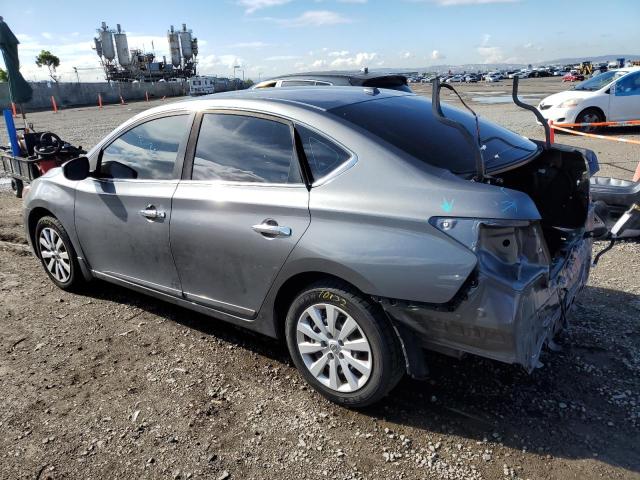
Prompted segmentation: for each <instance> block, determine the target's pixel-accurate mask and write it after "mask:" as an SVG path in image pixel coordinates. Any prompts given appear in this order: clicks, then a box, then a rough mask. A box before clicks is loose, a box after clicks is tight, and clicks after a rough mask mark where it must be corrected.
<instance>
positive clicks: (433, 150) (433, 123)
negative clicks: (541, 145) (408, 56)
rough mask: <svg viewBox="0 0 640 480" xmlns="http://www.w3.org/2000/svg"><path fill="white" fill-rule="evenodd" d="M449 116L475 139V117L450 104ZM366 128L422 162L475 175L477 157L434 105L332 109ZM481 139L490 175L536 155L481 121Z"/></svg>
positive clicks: (401, 101) (399, 102)
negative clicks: (437, 115)
mask: <svg viewBox="0 0 640 480" xmlns="http://www.w3.org/2000/svg"><path fill="white" fill-rule="evenodd" d="M442 110H443V112H444V114H445V116H446V117H448V118H450V119H453V120H456V121H458V122H461V123H462V124H463V125H464V126H465V127H466V128H467V130H469V132H471V133H472V135H474V136H475V130H476V129H475V119H474V118H473V116H472V115H470V114H468V113H466V112H463V111H462V110H458V109H457V108H452V107H449V106H446V105H443V106H442ZM329 112H330V113H332V114H334V115H337V116H338V117H340V118H343V119H345V120H347V121H349V122H351V123H354V124H356V125H358V126H359V127H362V128H364V129H365V130H367V131H369V132H371V133H372V134H374V135H376V136H377V137H379V138H381V139H383V140H385V141H387V142H389V143H391V144H392V145H394V146H395V147H397V148H399V149H401V150H403V151H405V152H406V153H408V154H409V155H412V156H413V157H415V158H417V159H418V160H420V161H422V162H424V163H428V164H429V165H433V166H435V167H439V168H445V169H448V170H450V171H452V172H454V173H459V174H468V173H474V172H475V163H474V153H473V151H471V149H470V147H469V145H468V144H467V143H466V142H465V141H464V140H463V139H462V137H461V134H460V132H458V131H457V130H456V129H454V128H452V127H448V126H446V125H444V124H442V123H440V122H439V121H438V120H437V119H436V118H435V117H434V116H433V113H432V111H431V101H430V100H428V99H426V98H425V97H421V96H418V95H407V96H399V97H387V98H382V99H380V100H372V101H367V102H361V103H355V104H351V105H347V106H344V107H338V108H334V109H332V110H329ZM480 136H481V139H482V142H481V143H482V144H483V146H484V147H485V148H484V149H483V153H482V155H483V157H484V160H485V167H486V169H487V171H492V170H493V171H495V170H498V169H500V168H502V167H504V166H506V165H509V164H511V163H514V162H516V161H521V160H524V159H526V158H528V157H530V156H532V155H534V154H536V153H537V151H538V146H537V145H536V144H535V143H533V142H532V141H530V140H528V139H527V138H525V137H522V136H520V135H518V134H516V133H514V132H512V131H510V130H507V129H506V128H502V127H500V126H499V125H496V124H494V123H491V122H488V121H486V120H484V119H482V118H481V119H480Z"/></svg>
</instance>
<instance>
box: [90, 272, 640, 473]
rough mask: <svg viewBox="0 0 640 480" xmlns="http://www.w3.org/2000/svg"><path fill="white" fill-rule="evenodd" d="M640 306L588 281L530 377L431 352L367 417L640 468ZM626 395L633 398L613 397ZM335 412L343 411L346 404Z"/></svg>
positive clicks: (113, 295)
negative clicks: (425, 371)
mask: <svg viewBox="0 0 640 480" xmlns="http://www.w3.org/2000/svg"><path fill="white" fill-rule="evenodd" d="M87 295H90V296H91V297H93V298H100V299H104V300H108V301H114V302H119V303H123V304H128V305H131V306H135V307H138V308H141V309H143V310H145V311H148V312H150V313H153V314H155V315H159V316H161V317H164V318H167V319H170V320H172V321H174V322H178V323H180V324H182V325H184V326H186V327H189V328H192V329H195V330H197V331H199V332H202V333H204V334H207V335H213V336H215V337H217V338H219V339H222V340H224V341H226V342H230V343H233V344H235V345H237V346H240V347H243V348H246V349H248V350H250V351H252V352H254V353H257V354H260V355H263V356H266V357H268V358H270V359H273V360H274V361H277V362H280V363H286V364H288V365H292V363H291V361H290V359H289V357H288V353H287V351H286V348H285V347H284V346H283V345H282V344H280V343H278V342H277V341H275V340H273V339H270V338H267V337H264V336H262V335H259V334H254V333H251V332H248V331H246V330H243V329H241V328H239V327H235V326H232V325H230V324H226V323H224V322H217V321H215V320H212V319H211V318H209V317H206V316H204V315H200V314H196V313H193V312H189V314H188V315H185V312H186V310H185V309H182V308H180V307H177V306H174V305H171V304H167V303H164V302H159V301H157V300H155V299H152V298H149V297H145V296H141V295H137V294H136V295H131V292H130V291H128V290H125V289H123V288H120V287H117V286H114V285H109V284H106V283H102V282H100V287H99V288H92V289H91V291H90V293H87ZM639 309H640V297H639V296H637V295H633V294H628V293H624V292H620V291H616V290H610V289H604V288H596V287H587V288H586V289H585V291H583V293H582V294H581V295H580V297H579V300H578V303H577V305H576V308H575V310H574V312H573V314H572V318H571V320H570V321H571V327H570V328H569V330H568V331H567V332H566V333H564V334H563V335H562V337H561V338H560V339H559V342H560V343H561V345H562V346H563V350H562V352H544V353H543V355H542V357H541V360H542V362H543V363H544V364H545V365H544V367H543V368H541V369H538V370H536V371H534V372H533V373H532V374H531V375H528V374H527V373H526V372H524V371H523V370H522V369H521V368H519V367H516V366H511V365H506V364H501V363H498V362H494V361H490V360H484V359H481V358H477V357H472V356H468V357H465V358H463V359H462V360H456V359H453V358H449V357H445V356H442V355H439V354H435V353H434V354H428V362H429V368H430V371H431V375H430V379H429V380H428V381H425V382H418V381H415V380H411V379H408V378H407V379H405V380H403V381H402V382H401V383H400V385H399V386H398V387H397V388H396V389H395V390H394V391H393V392H392V393H391V394H390V395H389V396H388V397H387V398H386V399H385V400H383V401H382V402H381V403H379V404H377V405H375V406H373V407H369V408H368V409H365V410H363V411H361V412H360V413H361V414H363V415H368V416H373V417H378V418H384V419H385V420H386V421H388V422H391V423H396V424H398V425H404V426H410V427H412V428H416V429H421V430H425V431H429V432H436V433H442V434H448V435H456V436H460V437H465V438H469V439H472V440H476V441H483V440H484V439H487V440H488V441H489V442H495V443H501V444H503V445H504V446H506V447H511V448H514V449H518V450H522V449H526V450H527V451H528V452H532V453H533V454H537V455H540V456H543V457H545V456H548V455H550V456H552V457H561V458H567V459H581V458H597V459H599V460H600V461H602V462H606V463H609V464H611V465H615V466H619V467H622V468H625V469H628V470H631V471H633V472H640V451H638V449H637V439H638V427H639V426H638V424H637V423H636V422H638V417H637V411H638V410H637V408H638V407H637V399H638V395H639V392H637V391H634V390H635V389H636V384H637V379H636V380H634V378H635V377H637V375H638V368H637V363H635V364H634V363H633V359H634V358H635V361H636V362H637V352H632V351H629V348H631V347H630V346H629V345H633V344H635V345H637V344H638V343H639V340H640V330H639V328H638V322H637V320H636V321H635V323H633V322H632V323H629V319H634V318H637V317H638V310H639ZM620 392H622V393H623V394H624V397H625V398H627V399H634V398H635V402H636V404H635V405H629V403H628V402H624V401H622V402H619V401H613V400H612V398H617V397H619V396H620V394H621V393H620ZM624 392H627V393H624ZM631 401H632V402H633V400H631ZM616 402H617V403H616ZM630 409H635V410H633V411H631V410H630ZM336 412H337V413H336V414H337V415H340V409H339V408H337V409H336ZM634 415H635V417H634V419H630V416H631V417H633V416H634ZM634 439H635V440H634Z"/></svg>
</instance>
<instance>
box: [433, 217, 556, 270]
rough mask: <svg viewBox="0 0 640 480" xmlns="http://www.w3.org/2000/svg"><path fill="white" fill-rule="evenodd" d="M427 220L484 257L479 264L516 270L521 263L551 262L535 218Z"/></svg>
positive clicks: (537, 263) (545, 263) (481, 257)
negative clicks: (531, 219)
mask: <svg viewBox="0 0 640 480" xmlns="http://www.w3.org/2000/svg"><path fill="white" fill-rule="evenodd" d="M429 223H431V225H433V226H434V227H436V228H437V229H438V230H440V231H441V232H443V233H445V234H446V235H448V236H449V237H451V238H453V239H454V240H456V241H458V242H459V243H461V244H462V245H464V246H465V247H467V248H468V249H469V250H471V251H473V252H474V253H475V254H476V255H477V256H478V259H479V260H480V261H483V260H486V262H483V263H488V264H494V263H496V262H497V263H498V264H500V265H502V266H505V265H511V266H514V267H517V269H518V270H519V267H518V266H521V265H525V264H535V265H538V266H539V265H549V264H550V261H551V256H550V254H549V249H548V248H547V244H546V241H545V239H544V235H543V232H542V227H541V225H540V222H538V221H527V220H495V219H472V218H450V217H434V218H432V219H431V220H430V221H429ZM516 276H518V274H517V273H516Z"/></svg>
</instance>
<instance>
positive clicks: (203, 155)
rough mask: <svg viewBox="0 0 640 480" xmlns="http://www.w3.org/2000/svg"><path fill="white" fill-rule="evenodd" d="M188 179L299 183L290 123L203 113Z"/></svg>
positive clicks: (298, 170) (300, 180)
mask: <svg viewBox="0 0 640 480" xmlns="http://www.w3.org/2000/svg"><path fill="white" fill-rule="evenodd" d="M191 178H192V179H193V180H226V181H232V182H257V183H301V182H302V178H301V176H300V169H299V166H298V160H297V158H296V157H295V156H294V149H293V140H292V136H291V129H290V127H289V125H287V124H285V123H281V122H277V121H274V120H268V119H264V118H258V117H250V116H244V115H225V114H218V113H207V114H205V115H204V117H203V119H202V126H201V127H200V135H199V136H198V143H197V145H196V154H195V158H194V160H193V173H192V176H191Z"/></svg>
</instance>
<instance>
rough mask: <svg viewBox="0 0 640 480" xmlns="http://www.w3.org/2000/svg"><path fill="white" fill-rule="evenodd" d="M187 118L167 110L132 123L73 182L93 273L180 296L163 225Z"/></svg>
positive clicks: (175, 181) (78, 219)
mask: <svg viewBox="0 0 640 480" xmlns="http://www.w3.org/2000/svg"><path fill="white" fill-rule="evenodd" d="M192 121H193V116H192V115H189V114H175V113H174V114H169V115H164V116H160V117H157V118H153V119H150V120H145V121H144V122H142V123H139V124H137V125H134V126H133V127H131V128H130V129H128V130H127V131H125V132H123V133H122V134H120V135H119V136H117V138H115V139H113V140H112V141H111V142H109V143H108V144H107V145H106V146H105V147H103V148H102V150H101V152H100V154H99V155H100V156H99V160H98V170H97V173H96V175H95V176H93V177H89V178H87V179H85V180H83V181H81V182H78V186H77V189H76V205H75V221H76V231H77V234H78V237H79V239H80V244H81V245H82V249H83V251H84V254H85V256H86V258H87V260H88V262H89V264H90V266H91V268H92V269H93V270H94V271H96V272H99V273H101V274H104V275H107V276H110V277H115V278H118V279H120V280H125V281H128V282H132V283H135V284H137V285H142V286H145V287H148V288H152V289H154V290H159V291H163V292H165V293H168V294H171V295H180V294H181V288H180V281H179V277H178V273H177V271H176V267H175V264H174V262H173V258H172V256H171V249H170V247H169V224H170V221H171V197H172V196H173V193H174V192H175V190H176V187H177V185H178V181H179V176H180V173H181V171H182V158H183V157H184V149H185V147H186V141H187V138H188V133H189V129H190V126H191V124H192Z"/></svg>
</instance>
